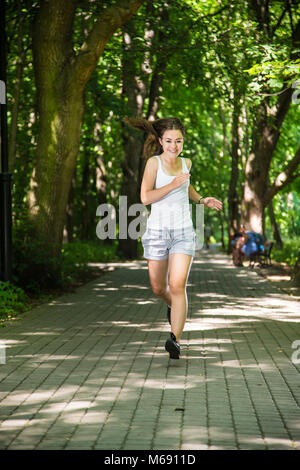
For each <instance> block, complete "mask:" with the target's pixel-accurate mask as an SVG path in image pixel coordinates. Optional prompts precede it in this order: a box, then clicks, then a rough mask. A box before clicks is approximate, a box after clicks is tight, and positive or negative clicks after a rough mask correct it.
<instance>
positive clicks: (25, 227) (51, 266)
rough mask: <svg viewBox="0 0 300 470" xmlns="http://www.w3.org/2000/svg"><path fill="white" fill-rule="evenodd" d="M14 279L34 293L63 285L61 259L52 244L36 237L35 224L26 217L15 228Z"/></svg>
mask: <svg viewBox="0 0 300 470" xmlns="http://www.w3.org/2000/svg"><path fill="white" fill-rule="evenodd" d="M13 281H14V283H16V284H17V285H18V286H20V287H22V288H23V289H25V290H26V291H28V292H32V293H37V292H39V291H40V290H41V289H47V288H57V287H60V286H61V275H60V264H59V261H58V260H57V259H56V258H54V257H53V255H52V251H51V247H50V246H45V244H44V243H43V242H42V241H41V240H37V239H36V237H35V234H34V227H33V224H32V223H31V222H30V221H29V220H27V219H26V218H23V219H21V220H20V221H18V223H17V224H16V225H15V226H14V229H13Z"/></svg>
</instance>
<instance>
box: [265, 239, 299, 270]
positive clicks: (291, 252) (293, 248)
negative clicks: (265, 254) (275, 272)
mask: <svg viewBox="0 0 300 470" xmlns="http://www.w3.org/2000/svg"><path fill="white" fill-rule="evenodd" d="M299 250H300V240H299V239H292V240H284V241H283V248H282V249H279V248H276V247H275V246H274V247H273V249H272V255H271V256H272V259H273V260H274V261H277V262H278V263H287V264H289V265H290V266H295V264H296V261H297V259H298V255H299Z"/></svg>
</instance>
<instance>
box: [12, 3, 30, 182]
mask: <svg viewBox="0 0 300 470" xmlns="http://www.w3.org/2000/svg"><path fill="white" fill-rule="evenodd" d="M17 6H18V7H19V9H20V3H19V2H17ZM17 34H18V59H17V66H16V77H15V81H14V90H13V93H12V96H13V99H12V104H11V121H10V133H9V143H8V161H9V172H10V173H12V174H13V173H14V169H15V162H16V151H17V130H18V113H19V103H20V94H21V85H22V77H23V69H24V63H25V57H26V52H25V49H24V44H23V39H24V15H22V16H21V17H20V19H19V23H18V32H17Z"/></svg>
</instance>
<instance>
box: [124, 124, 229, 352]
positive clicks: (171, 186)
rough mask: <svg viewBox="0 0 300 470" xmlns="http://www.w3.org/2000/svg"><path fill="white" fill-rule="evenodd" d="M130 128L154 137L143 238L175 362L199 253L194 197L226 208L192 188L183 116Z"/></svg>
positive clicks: (148, 151) (144, 191)
mask: <svg viewBox="0 0 300 470" xmlns="http://www.w3.org/2000/svg"><path fill="white" fill-rule="evenodd" d="M125 122H127V123H128V124H129V125H131V126H133V127H135V128H137V129H140V130H142V131H143V132H147V133H148V137H147V139H146V142H145V145H144V154H145V155H146V156H149V157H150V158H149V159H148V160H147V163H146V166H145V170H144V175H143V180H142V184H141V201H142V203H143V204H144V205H145V206H147V205H149V204H151V214H150V216H149V218H148V220H147V229H146V232H145V233H144V235H143V237H142V244H143V248H144V257H145V258H146V259H147V260H148V270H149V278H150V283H151V287H152V290H153V293H154V294H155V295H156V296H157V297H159V298H161V299H163V300H164V302H165V303H166V304H167V315H168V320H169V322H170V324H171V334H170V338H168V339H167V341H166V343H165V349H166V351H168V353H169V355H170V358H171V359H179V356H180V339H181V335H182V331H183V328H184V325H185V321H186V315H187V306H188V301H187V294H186V283H187V279H188V275H189V272H190V268H191V263H192V260H193V256H194V253H195V231H194V228H193V223H192V219H191V214H190V210H189V198H190V199H192V200H193V201H195V202H198V203H200V204H204V205H205V206H207V207H211V208H214V209H217V210H220V209H222V203H221V202H220V201H218V200H217V199H215V198H214V197H201V196H200V194H198V193H197V192H196V191H195V189H194V188H193V187H192V186H191V185H190V170H191V166H192V161H191V160H190V159H189V158H182V157H179V155H180V153H181V152H182V149H183V143H184V137H185V128H184V126H183V124H182V123H181V121H180V120H179V119H177V118H164V119H158V120H156V121H147V120H145V119H133V118H126V119H125Z"/></svg>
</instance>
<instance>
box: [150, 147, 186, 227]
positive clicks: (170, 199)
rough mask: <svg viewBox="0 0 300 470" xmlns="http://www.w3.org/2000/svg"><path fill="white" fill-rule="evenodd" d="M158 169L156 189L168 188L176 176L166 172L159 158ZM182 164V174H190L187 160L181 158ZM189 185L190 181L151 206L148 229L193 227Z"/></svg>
mask: <svg viewBox="0 0 300 470" xmlns="http://www.w3.org/2000/svg"><path fill="white" fill-rule="evenodd" d="M155 158H157V160H158V169H157V174H156V179H155V186H154V188H155V189H158V188H161V187H163V186H166V185H167V184H169V183H171V182H172V181H173V179H174V178H175V176H171V175H168V174H167V173H165V172H164V170H163V168H162V164H161V159H160V157H159V156H157V155H155ZM180 159H181V162H182V163H181V164H182V173H188V172H189V170H188V168H187V166H186V163H185V159H184V158H182V157H180ZM189 184H190V179H188V180H187V181H186V183H184V184H182V185H181V186H179V187H178V188H176V189H174V190H173V191H170V192H169V193H168V194H166V196H164V197H162V198H161V199H160V200H159V201H157V202H153V203H152V204H151V214H150V216H149V218H148V221H147V227H149V228H152V229H165V228H168V229H179V228H183V227H184V228H188V227H193V222H192V218H191V213H190V207H189Z"/></svg>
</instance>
